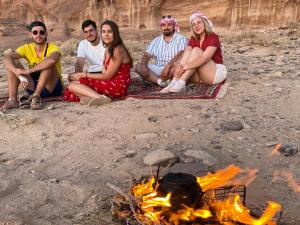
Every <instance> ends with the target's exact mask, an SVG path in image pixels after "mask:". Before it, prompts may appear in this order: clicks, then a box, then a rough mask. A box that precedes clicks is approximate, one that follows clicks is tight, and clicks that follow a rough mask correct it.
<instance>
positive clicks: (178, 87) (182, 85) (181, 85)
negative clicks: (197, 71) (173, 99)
mask: <svg viewBox="0 0 300 225" xmlns="http://www.w3.org/2000/svg"><path fill="white" fill-rule="evenodd" d="M185 90H186V82H185V81H184V80H178V81H177V82H176V83H175V84H174V85H173V86H172V87H171V88H170V89H169V92H173V93H179V92H183V91H185Z"/></svg>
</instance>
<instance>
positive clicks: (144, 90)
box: [127, 78, 229, 99]
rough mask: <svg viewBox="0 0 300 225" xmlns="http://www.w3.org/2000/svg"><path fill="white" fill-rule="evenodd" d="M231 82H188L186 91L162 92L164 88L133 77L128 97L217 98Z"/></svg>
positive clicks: (222, 94)
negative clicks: (208, 83) (211, 83)
mask: <svg viewBox="0 0 300 225" xmlns="http://www.w3.org/2000/svg"><path fill="white" fill-rule="evenodd" d="M228 85H229V82H228V81H226V80H225V81H223V82H222V83H220V84H214V85H207V84H188V86H187V90H186V92H182V93H168V94H162V93H160V92H159V91H160V90H161V89H162V88H161V87H159V86H157V85H152V84H150V83H148V82H145V81H142V80H140V79H139V78H133V79H132V81H131V85H130V87H129V91H128V95H127V98H129V97H131V98H140V99H215V98H222V97H223V96H224V95H225V93H226V91H227V88H228Z"/></svg>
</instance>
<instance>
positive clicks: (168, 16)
mask: <svg viewBox="0 0 300 225" xmlns="http://www.w3.org/2000/svg"><path fill="white" fill-rule="evenodd" d="M161 18H162V19H165V18H168V19H171V18H172V16H171V15H167V16H162V17H161Z"/></svg>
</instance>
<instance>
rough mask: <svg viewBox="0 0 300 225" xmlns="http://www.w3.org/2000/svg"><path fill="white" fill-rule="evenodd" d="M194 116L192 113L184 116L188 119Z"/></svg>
mask: <svg viewBox="0 0 300 225" xmlns="http://www.w3.org/2000/svg"><path fill="white" fill-rule="evenodd" d="M192 117H193V116H192V115H185V116H184V118H186V119H191V118H192Z"/></svg>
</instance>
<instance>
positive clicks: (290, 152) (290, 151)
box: [279, 145, 298, 156]
mask: <svg viewBox="0 0 300 225" xmlns="http://www.w3.org/2000/svg"><path fill="white" fill-rule="evenodd" d="M279 152H280V153H281V154H283V155H284V156H294V155H296V154H297V153H298V147H296V146H293V145H282V146H281V147H280V148H279Z"/></svg>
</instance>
